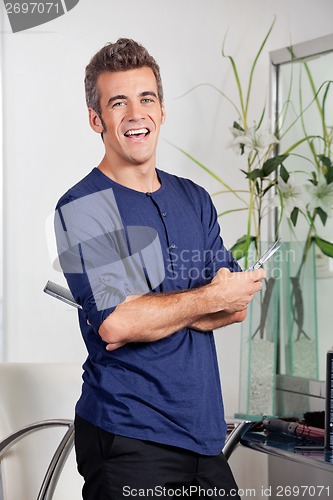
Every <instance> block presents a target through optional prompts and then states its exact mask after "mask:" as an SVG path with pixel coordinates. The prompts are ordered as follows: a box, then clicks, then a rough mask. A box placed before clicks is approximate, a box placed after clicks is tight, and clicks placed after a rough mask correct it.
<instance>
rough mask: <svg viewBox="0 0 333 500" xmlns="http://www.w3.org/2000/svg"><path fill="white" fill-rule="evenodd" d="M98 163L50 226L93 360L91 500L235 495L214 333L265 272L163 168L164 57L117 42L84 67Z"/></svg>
mask: <svg viewBox="0 0 333 500" xmlns="http://www.w3.org/2000/svg"><path fill="white" fill-rule="evenodd" d="M85 87H86V98H87V105H88V110H89V123H90V126H91V128H92V129H93V130H94V131H95V132H97V133H99V134H101V136H102V139H103V142H104V147H105V154H104V157H103V158H102V160H101V162H100V163H99V165H98V166H97V167H95V168H93V169H92V170H91V172H90V173H89V174H88V175H87V176H86V177H85V178H84V179H82V180H81V181H79V182H78V183H77V184H76V185H75V186H73V187H72V188H70V189H69V190H68V191H67V193H65V194H64V195H63V196H62V197H61V199H60V200H59V202H58V205H57V208H56V217H55V229H56V236H57V244H58V251H59V258H60V262H61V265H62V268H63V271H64V274H65V277H66V279H67V281H68V285H69V287H70V289H71V291H72V293H73V295H74V297H75V299H76V300H77V302H78V303H79V304H80V305H81V306H82V309H80V310H79V322H80V328H81V332H82V336H83V339H84V341H85V344H86V346H87V351H88V357H87V360H86V362H85V364H84V367H83V368H84V376H83V387H82V394H81V397H80V399H79V401H78V403H77V405H76V418H75V449H76V455H77V463H78V470H79V472H80V473H81V474H82V475H83V477H84V480H85V483H84V487H83V498H84V499H85V500H108V499H112V500H118V499H121V498H124V497H127V496H131V495H132V496H133V495H138V492H140V496H149V497H150V498H157V497H161V496H162V497H165V498H172V497H175V496H178V497H179V496H192V497H193V498H201V497H202V498H204V497H206V496H210V497H211V498H220V497H222V496H223V497H224V496H233V497H234V498H239V497H238V494H237V486H236V483H235V481H234V478H233V475H232V473H231V471H230V468H229V466H228V464H227V462H226V460H225V458H224V456H223V454H222V452H221V450H222V447H223V444H224V440H225V436H226V423H225V420H224V410H223V402H222V395H221V387H220V380H219V371H218V365H217V357H216V351H215V344H214V336H213V329H215V328H218V327H221V326H226V325H229V324H231V323H234V322H239V321H243V319H244V318H245V316H246V309H247V306H248V304H249V302H250V301H251V300H252V298H253V295H254V294H255V293H256V292H257V291H259V290H260V289H261V287H262V284H261V280H262V279H263V278H264V277H265V273H264V271H263V270H257V271H254V272H246V273H242V272H239V271H240V268H239V266H238V264H237V263H236V262H235V260H234V259H233V257H232V255H231V254H230V253H229V252H228V251H227V250H226V249H225V247H224V245H223V242H222V239H221V237H220V228H219V225H218V222H217V216H216V211H215V209H214V207H213V205H212V202H211V199H210V197H209V195H208V193H207V192H206V191H205V190H204V189H203V188H201V187H200V186H198V185H196V184H194V183H193V182H192V181H190V180H188V179H184V178H180V177H176V176H174V175H171V174H168V173H166V172H164V171H162V170H160V169H158V168H157V167H156V146H157V142H158V137H159V133H160V127H161V125H162V124H163V122H164V120H165V109H164V101H163V89H162V82H161V77H160V72H159V67H158V65H157V64H156V61H155V60H154V59H153V58H152V57H151V56H150V54H149V53H148V52H147V50H146V49H145V48H144V47H142V46H141V45H140V44H138V43H136V42H134V41H133V40H130V39H119V40H118V41H117V42H116V43H114V44H108V45H106V46H105V47H103V48H102V49H101V50H100V51H99V52H98V53H97V54H96V55H95V56H94V57H93V58H92V59H91V61H90V63H89V65H88V66H87V68H86V78H85Z"/></svg>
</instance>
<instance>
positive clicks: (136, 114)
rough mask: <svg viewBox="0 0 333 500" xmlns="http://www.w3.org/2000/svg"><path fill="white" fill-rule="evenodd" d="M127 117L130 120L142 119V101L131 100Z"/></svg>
mask: <svg viewBox="0 0 333 500" xmlns="http://www.w3.org/2000/svg"><path fill="white" fill-rule="evenodd" d="M127 117H128V119H129V120H134V121H138V120H141V118H142V117H143V112H142V106H141V103H140V102H130V103H128V104H127Z"/></svg>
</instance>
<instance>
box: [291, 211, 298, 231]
mask: <svg viewBox="0 0 333 500" xmlns="http://www.w3.org/2000/svg"><path fill="white" fill-rule="evenodd" d="M298 214H299V209H298V208H297V207H294V209H293V211H292V212H291V214H290V220H291V222H292V223H293V226H294V227H295V226H296V224H297V218H298Z"/></svg>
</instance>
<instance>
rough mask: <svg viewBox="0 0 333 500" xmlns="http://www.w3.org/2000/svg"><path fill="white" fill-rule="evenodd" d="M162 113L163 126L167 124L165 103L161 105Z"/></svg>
mask: <svg viewBox="0 0 333 500" xmlns="http://www.w3.org/2000/svg"><path fill="white" fill-rule="evenodd" d="M161 113H162V117H161V124H163V123H164V122H165V106H164V101H162V103H161Z"/></svg>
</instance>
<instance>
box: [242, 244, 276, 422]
mask: <svg viewBox="0 0 333 500" xmlns="http://www.w3.org/2000/svg"><path fill="white" fill-rule="evenodd" d="M269 245H270V243H261V249H260V253H261V254H262V253H263V252H264V251H265V250H266V249H267V248H268V246H269ZM278 254H279V251H278V252H276V254H275V255H274V256H273V257H271V258H270V259H269V260H268V261H267V262H266V264H265V266H264V267H265V270H266V279H265V281H264V283H263V290H262V291H261V292H258V293H257V294H256V295H255V297H254V299H253V301H252V302H251V303H250V305H249V307H248V311H247V317H246V319H245V320H244V322H243V323H242V330H241V359H240V366H241V372H240V388H239V413H237V414H236V415H235V416H236V417H237V418H242V419H243V418H245V419H248V420H259V419H260V418H262V416H263V415H266V416H272V415H274V414H275V386H276V360H277V332H278V317H279V315H278V298H279V293H278V290H279V280H278V279H277V277H276V275H278V271H279V262H278V260H279V259H278ZM252 260H253V261H255V260H256V259H255V257H253V259H252ZM251 263H252V262H250V263H249V265H251Z"/></svg>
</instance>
